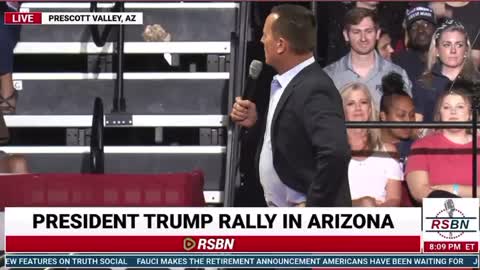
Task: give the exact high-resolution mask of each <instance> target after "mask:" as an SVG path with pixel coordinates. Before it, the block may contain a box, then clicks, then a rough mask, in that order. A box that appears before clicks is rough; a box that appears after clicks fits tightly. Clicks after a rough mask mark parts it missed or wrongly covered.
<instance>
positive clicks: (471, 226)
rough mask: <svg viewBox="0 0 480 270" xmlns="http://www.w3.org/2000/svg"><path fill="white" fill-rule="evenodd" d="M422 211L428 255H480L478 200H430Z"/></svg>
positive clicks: (424, 244) (424, 242) (426, 201)
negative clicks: (454, 253) (479, 252)
mask: <svg viewBox="0 0 480 270" xmlns="http://www.w3.org/2000/svg"><path fill="white" fill-rule="evenodd" d="M422 210H423V235H422V240H423V251H424V252H433V253H445V252H447V253H448V252H457V253H458V252H465V253H477V252H478V242H479V200H478V199H473V198H465V199H426V200H424V201H423V209H422Z"/></svg>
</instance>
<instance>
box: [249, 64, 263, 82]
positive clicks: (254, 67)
mask: <svg viewBox="0 0 480 270" xmlns="http://www.w3.org/2000/svg"><path fill="white" fill-rule="evenodd" d="M262 68H263V63H262V62H260V61H258V60H252V62H251V63H250V68H249V69H248V76H250V78H252V79H254V80H256V79H258V76H260V72H262Z"/></svg>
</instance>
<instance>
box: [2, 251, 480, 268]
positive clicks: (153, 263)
mask: <svg viewBox="0 0 480 270" xmlns="http://www.w3.org/2000/svg"><path fill="white" fill-rule="evenodd" d="M478 259H479V257H478V255H323V254H322V255H315V254H295V255H293V254H241V255H240V254H239V255H233V254H229V255H222V254H202V255H192V254H155V255H145V254H138V255H137V254H128V255H126V254H124V255H118V254H117V255H112V254H102V255H99V254H94V255H44V254H43V255H19V254H7V255H6V265H5V266H6V267H42V268H43V267H221V268H223V267H255V268H272V267H275V268H287V267H288V268H289V267H306V268H310V267H349V268H357V267H358V268H360V267H363V268H365V267H372V268H375V267H402V268H414V267H435V268H478V267H479V263H478Z"/></svg>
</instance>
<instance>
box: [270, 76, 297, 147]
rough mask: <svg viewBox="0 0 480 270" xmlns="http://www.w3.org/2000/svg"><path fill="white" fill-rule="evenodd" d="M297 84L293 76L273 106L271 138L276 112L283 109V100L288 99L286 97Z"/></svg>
mask: <svg viewBox="0 0 480 270" xmlns="http://www.w3.org/2000/svg"><path fill="white" fill-rule="evenodd" d="M297 84H298V80H295V78H294V79H293V80H292V81H291V82H290V83H289V84H288V86H287V88H286V89H285V90H284V91H283V93H282V96H281V97H280V100H279V101H278V104H277V107H276V108H275V112H274V113H273V117H272V124H271V125H272V126H271V128H270V138H272V139H273V131H274V130H275V125H276V123H277V118H278V114H279V113H280V111H281V110H282V109H283V107H284V105H285V102H286V101H287V100H288V97H290V95H291V94H292V93H293V90H294V89H295V87H296V86H297Z"/></svg>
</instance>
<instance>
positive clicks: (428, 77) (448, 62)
mask: <svg viewBox="0 0 480 270" xmlns="http://www.w3.org/2000/svg"><path fill="white" fill-rule="evenodd" d="M427 57H428V58H427V68H426V71H425V73H424V74H423V75H422V76H421V77H420V79H419V80H418V81H417V82H416V83H415V84H414V87H413V99H414V102H415V109H416V112H417V114H418V116H419V117H418V118H419V120H423V121H426V122H430V121H432V120H433V112H434V107H435V103H436V100H437V99H438V96H440V95H442V94H443V92H444V91H446V90H448V89H447V87H448V85H450V84H451V82H452V81H454V80H455V79H457V78H458V77H466V78H469V77H471V76H472V74H473V73H474V71H475V67H474V64H473V60H472V53H471V45H470V40H469V37H468V34H467V32H466V30H465V27H464V26H463V25H462V24H461V23H460V22H457V21H454V20H452V19H447V20H446V21H445V22H444V23H443V24H442V25H441V26H440V27H438V28H437V30H436V31H435V33H434V34H433V37H432V41H431V43H430V48H429V51H428V55H427Z"/></svg>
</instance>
